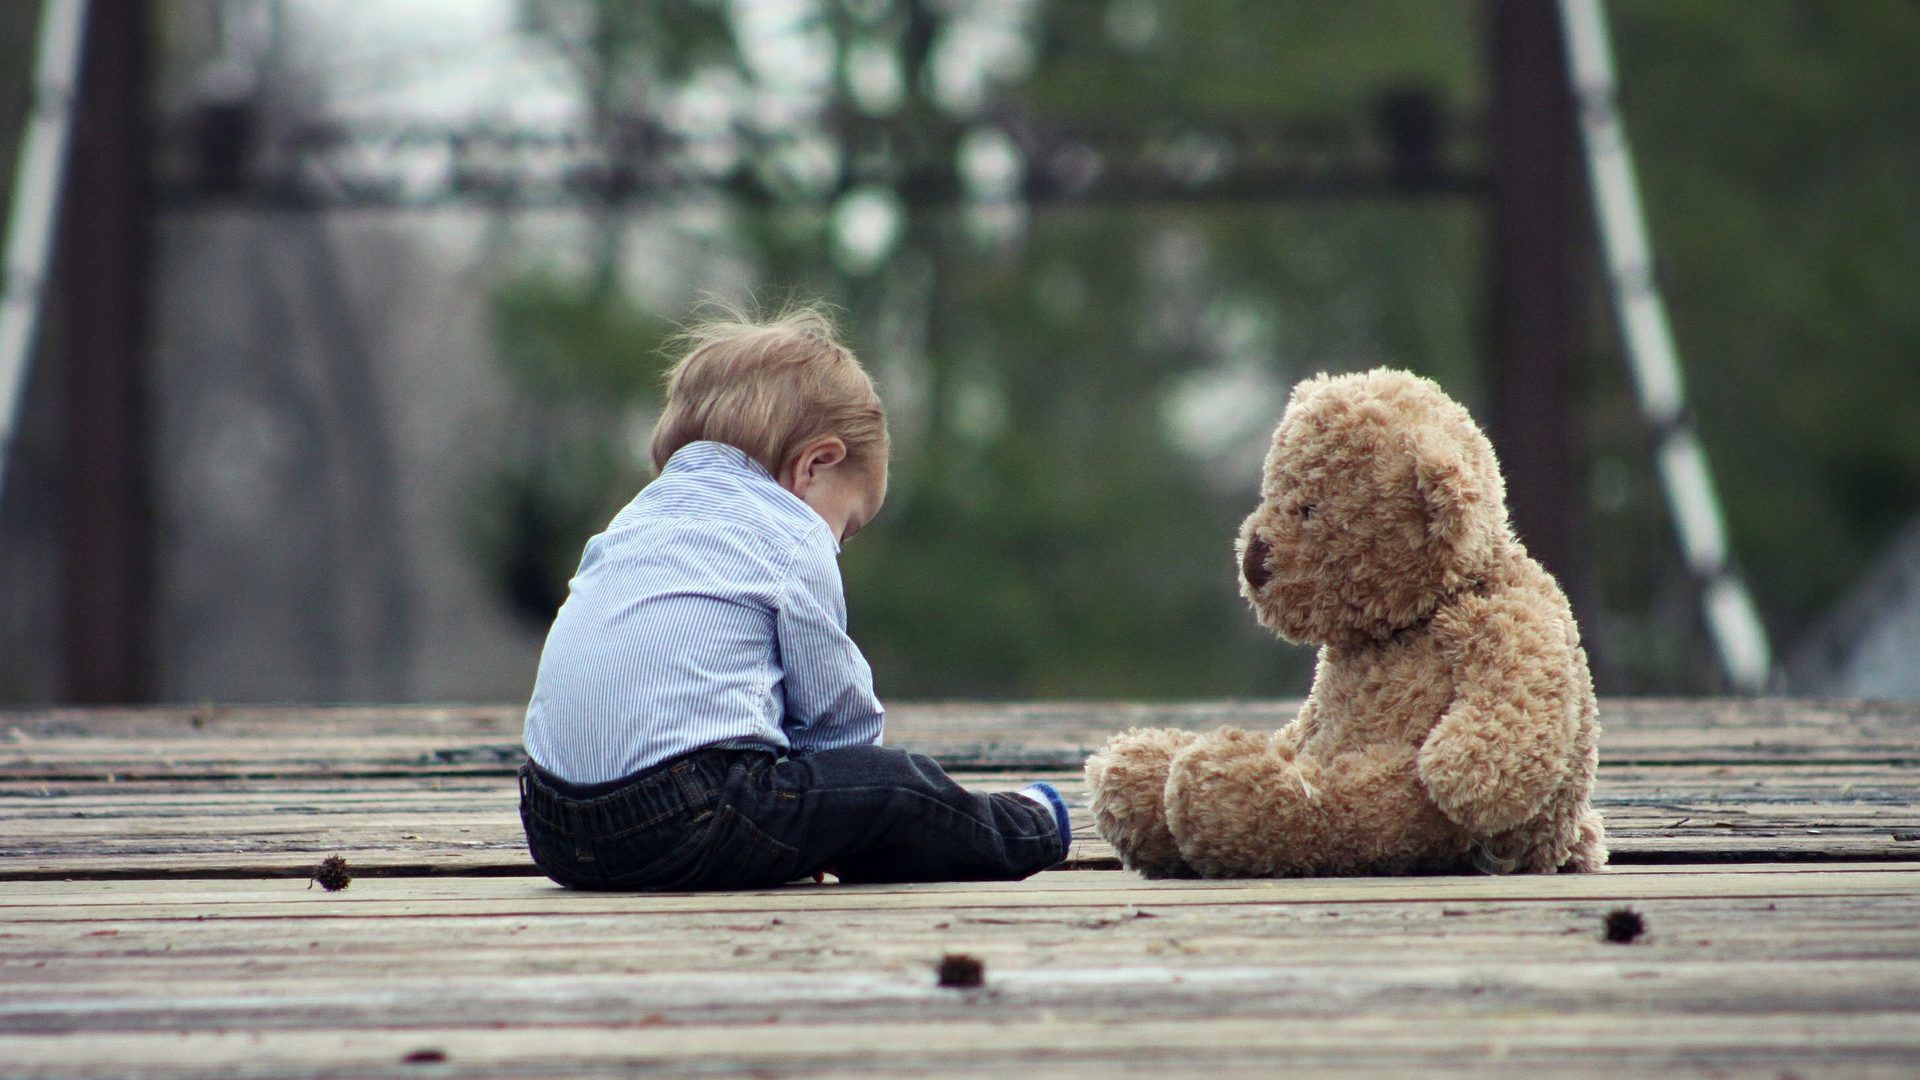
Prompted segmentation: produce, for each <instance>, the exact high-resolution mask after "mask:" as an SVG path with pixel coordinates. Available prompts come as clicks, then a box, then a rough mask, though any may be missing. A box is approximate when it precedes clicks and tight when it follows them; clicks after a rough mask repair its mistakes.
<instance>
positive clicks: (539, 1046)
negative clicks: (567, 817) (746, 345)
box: [0, 1011, 1915, 1077]
mask: <svg viewBox="0 0 1920 1080" xmlns="http://www.w3.org/2000/svg"><path fill="white" fill-rule="evenodd" d="M647 1015H650V1014H642V1016H641V1017H640V1018H639V1019H638V1020H636V1021H635V1022H633V1023H630V1024H628V1025H624V1026H618V1027H590V1026H586V1025H553V1026H548V1027H541V1028H523V1029H514V1028H508V1029H505V1030H501V1029H496V1028H492V1027H440V1028H414V1029H404V1030H393V1029H375V1030H351V1031H341V1030H326V1031H314V1032H294V1033H277V1034H275V1035H274V1036H273V1037H270V1038H269V1037H263V1036H262V1035H261V1034H260V1033H257V1032H220V1031H189V1032H181V1033H173V1032H137V1033H128V1034H94V1033H89V1034H86V1035H83V1036H59V1035H51V1036H49V1035H24V1036H0V1058H4V1059H6V1060H8V1061H11V1062H13V1063H14V1064H15V1067H16V1068H19V1069H24V1070H31V1071H32V1072H33V1073H34V1074H36V1075H38V1074H41V1073H42V1072H46V1073H52V1074H56V1075H62V1076H121V1075H126V1074H127V1072H128V1070H129V1069H130V1068H133V1067H134V1063H138V1069H139V1072H140V1073H141V1075H176V1074H180V1073H193V1074H196V1075H203V1074H206V1073H208V1072H218V1073H219V1074H220V1075H234V1076H269V1077H272V1076H290V1075H315V1074H318V1073H320V1072H321V1070H325V1074H327V1075H356V1076H364V1075H421V1074H422V1070H421V1069H420V1068H418V1067H414V1066H412V1065H411V1064H410V1062H421V1061H424V1062H426V1063H430V1064H431V1063H441V1062H444V1063H445V1064H446V1066H447V1067H449V1068H451V1069H453V1070H456V1071H457V1072H458V1074H459V1075H466V1076H490V1075H524V1074H526V1073H528V1072H533V1073H536V1074H539V1075H553V1074H563V1075H581V1074H583V1073H585V1074H594V1075H598V1074H602V1073H605V1074H621V1075H630V1074H631V1073H632V1072H636V1071H646V1072H647V1073H648V1074H649V1075H651V1074H653V1073H654V1072H655V1071H660V1072H665V1073H666V1074H668V1075H681V1074H684V1070H687V1069H693V1068H697V1069H698V1070H699V1071H701V1072H703V1073H706V1072H729V1071H748V1070H750V1071H751V1074H752V1075H755V1076H769V1075H771V1076H785V1075H802V1074H804V1075H817V1074H818V1073H820V1072H822V1071H831V1072H834V1073H839V1074H844V1073H849V1072H868V1071H873V1072H878V1073H880V1074H882V1075H921V1076H925V1075H956V1076H988V1075H992V1076H1000V1075H1032V1072H1033V1070H1034V1069H1035V1068H1041V1069H1043V1070H1044V1071H1045V1073H1046V1074H1047V1075H1064V1073H1063V1072H1061V1071H1059V1070H1062V1069H1067V1068H1071V1069H1073V1070H1074V1071H1075V1074H1076V1075H1084V1074H1086V1073H1092V1072H1099V1073H1102V1074H1106V1075H1111V1073H1112V1071H1113V1070H1115V1069H1121V1070H1125V1071H1126V1072H1128V1073H1133V1074H1140V1073H1146V1072H1159V1071H1161V1070H1167V1069H1173V1070H1182V1069H1185V1070H1196V1069H1205V1070H1207V1071H1208V1072H1209V1073H1217V1074H1230V1075H1247V1076H1272V1075H1274V1073H1275V1070H1276V1069H1278V1068H1284V1069H1285V1070H1286V1071H1287V1072H1288V1073H1290V1074H1291V1073H1294V1072H1298V1071H1302V1070H1305V1069H1314V1070H1319V1071H1321V1072H1332V1073H1335V1074H1338V1075H1406V1073H1407V1071H1408V1070H1410V1069H1415V1070H1436V1069H1438V1070H1447V1071H1472V1072H1475V1073H1480V1072H1486V1071H1495V1072H1497V1073H1498V1074H1500V1075H1509V1074H1512V1075H1519V1074H1537V1073H1538V1072H1539V1070H1541V1069H1542V1068H1547V1069H1550V1070H1551V1074H1552V1075H1560V1076H1567V1075H1579V1076H1600V1075H1604V1076H1619V1075H1622V1073H1623V1072H1625V1073H1626V1074H1629V1075H1636V1074H1638V1075H1674V1074H1698V1073H1704V1074H1707V1075H1728V1074H1729V1073H1730V1072H1732V1071H1734V1070H1738V1071H1739V1074H1741V1075H1745V1074H1749V1073H1754V1074H1758V1075H1776V1076H1777V1075H1783V1074H1793V1073H1794V1070H1795V1069H1796V1068H1798V1069H1803V1070H1804V1069H1813V1070H1816V1071H1815V1072H1814V1075H1821V1076H1835V1075H1847V1076H1868V1075H1874V1076H1911V1075H1912V1069H1913V1068H1914V1053H1915V1043H1914V1041H1913V1038H1912V1036H1911V1035H1910V1034H1908V1032H1910V1031H1911V1029H1912V1021H1913V1015H1912V1013H1910V1012H1904V1011H1884V1012H1868V1013H1859V1014H1851V1015H1845V1016H1826V1015H1821V1014H1812V1015H1788V1016H1778V1017H1722V1016H1715V1017H1711V1018H1707V1019H1703V1018H1700V1017H1671V1016H1669V1017H1657V1016H1647V1017H1633V1018H1620V1017H1614V1016H1600V1017H1583V1016H1557V1015H1553V1014H1550V1013H1533V1012H1529V1013H1525V1014H1522V1015H1518V1016H1510V1017H1473V1018H1459V1017H1444V1018H1431V1019H1427V1018H1423V1019H1426V1022H1423V1023H1419V1024H1418V1026H1417V1027H1409V1022H1408V1021H1407V1020H1404V1019H1403V1018H1400V1017H1364V1018H1356V1019H1347V1018H1341V1017H1312V1018H1306V1019H1300V1018H1292V1017H1267V1016H1258V1017H1251V1018H1241V1017H1233V1018H1223V1019H1218V1020H1211V1021H1208V1022H1205V1023H1195V1022H1194V1021H1193V1020H1192V1019H1190V1018H1185V1017H1181V1018H1176V1019H1163V1018H1158V1017H1155V1018H1142V1019H1138V1020H1127V1021H1122V1022H1117V1023H1116V1022H1112V1021H1103V1020H1095V1021H1091V1022H1085V1021H1075V1020H1071V1019H1063V1018H1060V1017H1059V1016H1057V1015H1055V1016H1042V1017H1039V1018H1034V1017H1027V1016H1022V1017H1018V1018H994V1019H978V1020H966V1021H955V1022H950V1023H939V1024H928V1023H914V1022H904V1023H897V1024H828V1025H811V1026H806V1027H800V1026H795V1027H787V1026H784V1025H778V1024H777V1023H774V1022H772V1020H773V1018H777V1015H778V1014H777V1013H771V1012H770V1013H769V1014H768V1017H769V1022H767V1023H763V1024H762V1025H760V1026H759V1028H758V1030H756V1029H755V1028H754V1027H753V1026H749V1025H740V1024H697V1025H696V1024H689V1025H669V1024H656V1023H648V1022H645V1020H646V1016H647ZM421 1055H426V1056H425V1057H424V1058H423V1057H422V1056H421ZM163 1070H164V1072H163ZM1762 1070H1765V1071H1762ZM436 1071H440V1070H436Z"/></svg>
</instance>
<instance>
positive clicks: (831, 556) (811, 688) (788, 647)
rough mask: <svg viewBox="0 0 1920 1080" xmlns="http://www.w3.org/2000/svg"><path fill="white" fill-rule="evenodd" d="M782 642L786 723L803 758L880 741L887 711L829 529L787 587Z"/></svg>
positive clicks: (780, 620)
mask: <svg viewBox="0 0 1920 1080" xmlns="http://www.w3.org/2000/svg"><path fill="white" fill-rule="evenodd" d="M779 605H780V610H779V613H778V615H777V617H776V622H775V639H776V644H777V646H778V648H779V650H780V664H781V667H782V669H783V670H784V672H785V680H784V687H785V692H786V699H787V701H786V716H785V718H784V719H783V721H782V723H783V725H784V726H785V728H786V731H787V740H788V742H789V743H790V744H791V745H792V748H793V750H794V752H795V753H803V754H804V753H811V752H814V751H819V750H831V749H834V748H835V747H841V746H863V745H870V744H874V743H878V742H879V741H880V736H881V732H882V728H883V727H884V722H885V710H884V709H882V708H881V706H880V700H879V698H878V697H876V696H875V695H874V692H873V669H872V668H870V667H868V666H867V658H866V657H865V656H862V655H861V654H860V647H859V646H858V645H855V644H854V643H853V639H852V638H850V637H848V636H847V598H846V592H845V589H844V588H843V586H842V585H841V582H840V564H839V561H838V560H837V558H836V557H835V552H834V549H833V544H832V541H831V540H830V539H828V538H827V535H826V532H825V530H824V529H818V530H814V531H813V532H811V533H809V534H808V536H807V538H806V539H804V540H802V541H801V542H800V547H799V550H798V551H797V552H796V553H795V555H794V559H793V565H792V567H791V568H790V569H789V570H788V572H787V576H786V579H785V580H784V581H783V582H782V584H781V589H780V596H779Z"/></svg>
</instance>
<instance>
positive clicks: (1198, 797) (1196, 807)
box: [1166, 730, 1468, 877]
mask: <svg viewBox="0 0 1920 1080" xmlns="http://www.w3.org/2000/svg"><path fill="white" fill-rule="evenodd" d="M1166 805H1167V822H1168V825H1169V827H1170V828H1171V830H1172V832H1173V835H1174V837H1175V838H1176V841H1177V843H1178V844H1179V848H1180V855H1181V857H1182V858H1184V859H1185V860H1186V861H1187V863H1188V865H1190V866H1192V867H1193V868H1194V870H1196V871H1198V872H1199V873H1200V875H1201V876H1203V877H1272V876H1285V875H1305V874H1361V873H1393V872H1414V871H1428V870H1444V869H1451V868H1453V867H1455V866H1456V865H1457V864H1458V863H1459V860H1460V858H1461V856H1462V855H1463V854H1464V853H1465V852H1466V849H1467V846H1468V841H1467V837H1466V835H1465V834H1464V833H1463V832H1462V831H1461V830H1460V828H1459V827H1458V826H1456V825H1454V824H1453V823H1452V822H1450V821H1448V820H1447V819H1446V817H1445V815H1443V814H1441V813H1440V811H1439V809H1438V808H1437V807H1435V806H1434V805H1433V801H1432V800H1431V799H1430V798H1428V796H1427V793H1426V789H1425V788H1424V787H1423V786H1422V785H1421V783H1420V776H1419V770H1418V767H1417V765H1416V764H1415V759H1414V753H1413V750H1412V749H1411V748H1405V747H1395V748H1390V747H1381V748H1375V749H1369V750H1364V751H1360V752H1356V753H1352V754H1341V755H1337V756H1335V757H1332V758H1329V759H1327V760H1325V761H1322V760H1318V759H1316V758H1314V757H1312V756H1310V755H1307V754H1296V753H1295V751H1294V750H1293V748H1292V747H1291V746H1290V745H1287V744H1286V743H1284V742H1282V741H1278V740H1275V739H1271V738H1269V737H1267V736H1261V735H1253V734H1249V733H1247V732H1244V731H1232V730H1228V731H1222V732H1220V733H1219V734H1217V735H1213V736H1209V737H1207V738H1205V739H1202V740H1200V741H1198V742H1196V743H1195V744H1194V745H1192V746H1190V747H1188V748H1187V749H1186V750H1183V751H1181V753H1180V754H1179V756H1178V757H1176V758H1174V761H1173V768H1172V771H1171V772H1170V774H1169V776H1168V779H1167V803H1166Z"/></svg>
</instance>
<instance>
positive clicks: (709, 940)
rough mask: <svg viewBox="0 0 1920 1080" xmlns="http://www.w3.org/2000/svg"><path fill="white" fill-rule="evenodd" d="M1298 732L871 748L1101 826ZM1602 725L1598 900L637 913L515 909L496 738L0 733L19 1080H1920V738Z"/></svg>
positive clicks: (1885, 711)
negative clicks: (1133, 767) (1217, 761)
mask: <svg viewBox="0 0 1920 1080" xmlns="http://www.w3.org/2000/svg"><path fill="white" fill-rule="evenodd" d="M1290 713H1291V707H1290V706H1289V705H1287V704H1286V703H1272V704H1237V705H1226V704H1221V705H1193V706H1180V707H1142V706H1120V705H1112V706H1107V705H1087V706H1064V705H1063V706H981V707H959V706H947V707H920V708H913V707H902V708H900V709H898V710H896V711H895V712H894V714H893V715H892V716H891V717H890V718H889V728H890V739H891V741H892V742H894V743H896V744H899V745H907V746H911V747H913V748H915V749H920V750H924V751H926V752H929V753H932V754H934V755H935V756H937V757H939V758H941V759H942V760H943V761H945V762H948V763H949V764H950V765H951V766H952V767H954V768H955V769H956V771H961V770H964V771H965V772H966V773H967V774H968V777H967V779H968V781H969V782H970V783H974V784H976V785H978V786H983V787H997V786H1002V785H1007V784H1012V783H1015V782H1017V781H1021V780H1024V779H1028V778H1033V777H1036V776H1044V777H1047V778H1050V779H1053V780H1054V781H1055V782H1058V783H1060V784H1061V786H1062V787H1063V789H1065V790H1067V792H1068V794H1069V797H1070V798H1071V799H1072V800H1073V801H1074V802H1075V803H1076V804H1078V805H1079V806H1081V807H1084V801H1085V794H1084V789H1083V787H1082V785H1081V783H1080V781H1079V778H1078V775H1077V766H1078V763H1079V761H1080V759H1081V758H1082V757H1083V756H1084V755H1085V753H1086V752H1087V751H1088V750H1090V749H1092V748H1093V747H1094V746H1095V745H1097V744H1098V742H1099V741H1100V740H1101V739H1102V738H1103V737H1104V736H1105V735H1106V734H1107V733H1109V732H1111V731H1113V730H1116V729H1119V728H1124V727H1126V726H1129V725H1131V724H1138V723H1165V724H1176V725H1182V726H1192V727H1200V728H1206V727H1211V726H1215V725H1218V724H1222V723H1238V724H1242V725H1245V726H1270V725H1272V724H1275V723H1278V722H1281V721H1283V720H1284V719H1285V718H1286V717H1287V716H1289V715H1290ZM1602 719H1603V722H1604V723H1605V724H1606V726H1607V732H1606V736H1605V742H1604V748H1603V751H1602V754H1603V762H1602V777H1601V783H1600V787H1599V789H1598V791H1597V793H1596V801H1597V802H1599V803H1601V804H1602V805H1603V806H1604V808H1605V810H1606V812H1607V815H1608V818H1609V822H1610V826H1611V829H1612V833H1613V837H1614V852H1615V864H1614V866H1613V867H1612V868H1611V869H1610V870H1608V871H1607V872H1606V873H1603V874H1596V875H1584V876H1576V875H1567V876H1560V877H1511V878H1476V877H1457V878H1402V879H1381V878H1371V879H1345V880H1292V881H1252V882H1161V883H1154V882H1146V881H1142V880H1140V879H1139V878H1137V877H1136V876H1134V875H1132V874H1129V873H1126V872H1123V871H1119V870H1117V869H1115V860H1114V859H1113V855H1112V852H1111V851H1110V850H1108V849H1106V848H1105V847H1104V846H1103V845H1101V844H1100V843H1099V841H1098V840H1097V839H1095V838H1093V837H1092V836H1091V834H1090V833H1089V832H1087V831H1086V830H1084V829H1083V830H1082V834H1081V835H1080V836H1079V837H1078V838H1077V839H1076V844H1075V853H1074V857H1073V859H1072V861H1071V862H1070V864H1069V865H1068V867H1067V868H1063V869H1060V870H1056V871H1053V872H1050V873H1046V874H1042V875H1040V876H1039V877H1037V878H1034V879H1032V880H1030V881H1026V882H1020V883H1014V884H995V885H957V884H954V885H926V886H912V887H849V886H840V885H836V884H832V883H829V884H826V885H813V884H806V885H794V886H789V887H787V888H785V889H779V890H770V891H764V892H750V893H727V894H708V895H689V894H673V895H652V896H647V895H639V896H622V895H604V894H576V893H569V892H567V891H565V890H561V889H559V888H556V887H554V886H553V885H552V884H551V883H549V882H547V881H546V880H545V879H544V878H541V877H538V876H535V875H534V873H533V869H532V866H531V864H530V863H528V861H527V859H526V856H525V852H524V849H523V847H522V846H521V839H520V836H519V825H518V820H517V817H516V813H515V808H514V797H515V796H514V783H513V779H512V774H513V769H514V768H515V767H516V766H517V764H518V761H519V753H518V749H517V743H518V732H519V712H518V710H517V709H513V708H462V709H381V710H371V709H337V710H315V709H167V710H142V711H89V712H70V711H27V712H13V713H0V1075H5V1076H15V1075H29V1076H32V1075H62V1076H66V1075H77V1076H95V1075H99V1076H119V1075H129V1074H135V1073H137V1074H140V1075H174V1074H206V1073H218V1074H227V1075H258V1076H289V1075H381V1074H399V1075H429V1074H431V1075H462V1076H467V1075H529V1074H534V1075H554V1074H602V1073H605V1074H620V1075H631V1074H635V1073H642V1074H659V1075H682V1074H686V1073H689V1072H694V1071H701V1072H707V1071H727V1070H738V1071H743V1072H748V1073H751V1074H753V1075H762V1076H784V1075H796V1074H834V1075H847V1074H863V1075H873V1076H896V1075H912V1076H922V1075H936V1074H937V1075H947V1076H980V1075H990V1074H1000V1073H1004V1074H1014V1073H1020V1074H1025V1075H1045V1076H1083V1075H1084V1076H1094V1075H1098V1076H1103V1077H1104V1076H1111V1075H1116V1074H1119V1075H1127V1074H1153V1075H1182V1074H1184V1073H1186V1072H1189V1071H1191V1072H1199V1071H1202V1070H1204V1071H1208V1072H1213V1073H1218V1074H1223V1075H1225V1074H1244V1075H1260V1076H1271V1075H1290V1074H1295V1073H1300V1072H1327V1073H1340V1074H1343V1075H1353V1074H1364V1073H1382V1074H1384V1073H1394V1074H1406V1073H1411V1072H1416V1071H1462V1072H1475V1073H1482V1072H1484V1073H1514V1074H1519V1073H1540V1072H1542V1071H1550V1072H1552V1073H1554V1074H1568V1073H1571V1074H1582V1073H1589V1074H1599V1073H1608V1074H1623V1073H1625V1074H1654V1073H1658V1074H1662V1075H1667V1074H1699V1075H1756V1076H1781V1075H1798V1076H1805V1077H1813V1076H1827V1075H1886V1076H1914V1075H1920V706H1916V705H1898V706H1895V705H1868V704H1858V703H1810V702H1787V701H1761V702H1726V701H1708V702H1661V701H1609V702H1606V703H1604V705H1603V715H1602ZM336 852H337V853H339V854H341V855H342V856H344V857H345V858H346V859H347V861H348V863H349V865H350V867H351V869H352V871H353V873H354V875H355V877H354V881H353V883H352V885H351V886H350V887H349V888H348V889H346V890H345V891H343V892H338V893H328V892H325V891H323V890H321V889H319V888H311V889H310V888H308V887H307V881H306V879H307V877H308V875H309V874H310V873H311V872H312V871H313V869H314V867H315V865H316V864H317V863H318V861H319V859H320V858H321V857H322V856H324V855H327V854H331V853H336ZM1620 906H1630V907H1632V908H1634V909H1635V910H1637V911H1638V912H1639V913H1641V914H1642V915H1643V916H1644V918H1645V920H1646V924H1647V934H1646V936H1644V937H1643V938H1641V939H1640V940H1638V941H1636V942H1633V943H1631V944H1626V945H1620V944H1610V943H1607V942H1604V941H1603V940H1602V935H1601V922H1602V919H1603V917H1604V916H1605V914H1606V913H1607V912H1608V911H1609V910H1611V909H1614V908H1617V907H1620ZM949 952H960V953H966V954H969V955H972V956H974V957H977V958H978V959H980V960H981V961H983V962H984V964H985V968H986V979H985V985H984V986H982V987H980V988H978V989H971V990H954V989H943V988H941V987H939V986H937V985H936V983H935V976H934V967H935V964H936V963H937V962H938V960H939V959H940V957H941V956H942V955H943V954H944V953H949Z"/></svg>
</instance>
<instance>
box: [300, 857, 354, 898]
mask: <svg viewBox="0 0 1920 1080" xmlns="http://www.w3.org/2000/svg"><path fill="white" fill-rule="evenodd" d="M316 881H317V882H319V883H320V887H321V888H323V889H325V890H327V891H328V892H339V891H340V890H341V889H344V888H346V887H347V886H348V885H349V884H352V882H353V875H352V874H349V873H348V872H347V860H345V859H343V858H341V857H340V856H338V855H329V856H327V857H326V858H324V859H321V860H320V868H319V869H317V870H315V871H314V872H313V877H312V878H310V879H309V880H308V881H307V888H309V889H311V888H313V883H314V882H316Z"/></svg>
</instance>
